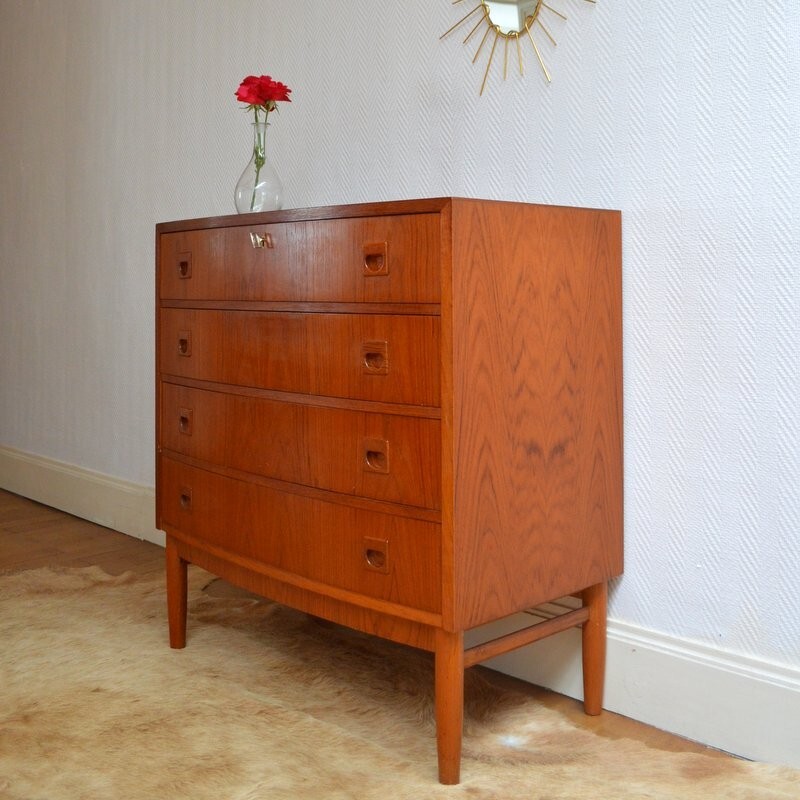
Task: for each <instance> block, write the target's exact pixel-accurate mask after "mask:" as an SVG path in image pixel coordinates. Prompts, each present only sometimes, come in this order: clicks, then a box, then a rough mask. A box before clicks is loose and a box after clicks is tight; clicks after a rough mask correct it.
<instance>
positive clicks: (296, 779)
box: [0, 568, 800, 800]
mask: <svg viewBox="0 0 800 800" xmlns="http://www.w3.org/2000/svg"><path fill="white" fill-rule="evenodd" d="M213 585H214V579H213V577H212V576H210V575H208V574H207V573H204V572H202V571H201V570H197V569H195V568H190V609H189V614H190V618H189V641H188V646H187V647H186V649H185V650H170V648H169V646H168V644H167V626H166V611H165V591H164V585H163V581H161V580H153V579H143V578H135V577H133V576H132V575H130V574H128V575H123V576H121V577H113V578H112V577H109V576H108V575H106V574H104V573H103V572H101V571H100V570H97V569H75V570H62V571H53V570H33V571H29V572H22V573H18V574H8V575H1V576H0V797H1V798H3V799H4V800H106V799H108V800H162V798H165V799H167V800H177V799H178V798H191V800H262V799H263V800H306V798H308V799H309V800H311V799H312V798H313V800H318V799H319V798H325V799H326V800H327V799H328V798H330V800H344V799H345V798H354V799H355V800H406V799H408V800H411V799H412V798H413V800H438V799H439V798H448V800H456V799H457V800H462V799H463V800H467V799H469V800H484V798H485V800H490V799H491V800H504V799H505V798H508V799H509V800H511V798H525V799H526V800H528V799H530V800H537V799H538V800H557V799H559V798H564V799H566V798H570V800H572V799H573V798H592V799H593V800H595V799H599V800H622V799H624V798H636V800H641V798H681V800H693V799H694V798H697V799H698V800H700V798H702V800H708V798H725V799H726V800H736V799H737V798H741V799H742V800H745V798H746V800H762V799H763V800H767V799H768V798H769V799H770V800H771V799H772V798H785V799H786V800H789V798H791V800H797V798H798V797H800V778H799V777H798V773H797V772H794V771H791V770H788V769H783V768H779V767H772V766H767V765H759V764H749V763H745V762H739V761H735V760H732V759H722V758H715V757H713V756H710V755H709V756H706V755H697V754H688V753H677V752H665V751H661V750H652V749H648V748H647V747H646V746H644V745H642V744H640V743H638V742H636V741H629V740H620V739H616V740H612V739H609V738H604V737H602V736H599V735H596V734H593V733H591V732H589V731H586V730H583V729H580V728H576V727H575V726H574V725H573V724H572V723H570V722H569V721H568V720H567V719H565V718H564V716H563V715H562V714H560V713H559V712H556V711H553V710H551V709H547V708H545V707H543V706H542V705H541V704H540V703H537V702H535V701H534V700H533V699H531V698H530V697H527V696H524V695H521V694H516V693H513V692H511V691H508V690H504V689H499V688H496V687H494V686H493V685H492V684H490V683H488V682H487V681H486V680H485V679H484V678H483V677H482V675H481V673H480V672H476V671H475V670H470V671H469V672H468V675H467V678H468V679H467V688H466V722H465V737H464V756H463V763H462V783H461V785H459V786H456V787H443V786H440V785H439V784H438V783H437V780H436V757H435V738H434V737H435V729H434V724H433V713H432V705H433V686H432V662H431V657H430V656H429V655H427V654H425V653H420V652H417V651H414V650H410V649H408V648H404V647H401V646H397V645H394V644H391V643H387V642H383V641H379V640H377V639H373V638H371V637H367V636H362V635H360V634H357V633H353V632H352V631H348V630H344V629H342V628H339V627H337V626H335V625H327V624H322V623H321V622H319V621H317V620H314V619H312V618H309V617H308V616H306V615H304V614H300V613H297V612H295V611H292V610H290V609H287V608H285V607H283V606H280V605H276V604H273V603H268V602H265V601H259V600H257V599H255V598H252V597H249V596H248V595H246V594H244V593H236V592H228V593H225V592H214V591H212V590H211V588H212V587H213Z"/></svg>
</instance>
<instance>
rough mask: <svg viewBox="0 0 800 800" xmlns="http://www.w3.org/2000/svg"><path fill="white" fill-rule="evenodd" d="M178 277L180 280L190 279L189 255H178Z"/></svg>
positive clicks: (190, 263) (190, 261)
mask: <svg viewBox="0 0 800 800" xmlns="http://www.w3.org/2000/svg"><path fill="white" fill-rule="evenodd" d="M178 277H179V278H180V279H181V280H186V278H191V277H192V254H191V253H178Z"/></svg>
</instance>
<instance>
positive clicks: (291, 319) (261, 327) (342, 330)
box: [159, 308, 439, 406]
mask: <svg viewBox="0 0 800 800" xmlns="http://www.w3.org/2000/svg"><path fill="white" fill-rule="evenodd" d="M160 320H161V334H160V335H161V340H160V345H159V367H160V369H161V371H162V372H163V373H166V374H170V375H177V376H184V377H187V378H197V379H205V380H212V381H219V382H221V383H229V384H238V385H241V386H257V387H263V388H267V389H277V390H280V391H287V392H301V393H306V394H317V395H326V396H333V397H348V398H356V399H364V400H376V401H383V402H389V403H409V404H415V405H425V406H437V405H439V370H438V343H439V318H438V317H423V316H411V317H402V316H381V315H375V314H370V315H364V314H302V313H298V314H291V313H284V314H278V313H273V312H263V313H262V312H233V311H202V312H201V311H191V310H179V309H173V308H166V309H161V312H160ZM184 333H188V334H190V336H191V353H190V355H188V356H184V355H182V354H181V352H180V350H179V341H180V340H181V338H182V336H183V335H184ZM372 345H376V347H372ZM381 345H383V350H384V351H385V360H386V363H387V367H386V369H385V371H381V369H380V364H376V365H375V367H374V368H372V369H371V368H370V366H368V365H367V364H366V363H365V361H367V360H368V353H369V352H370V351H371V350H380V349H381ZM365 349H366V353H365Z"/></svg>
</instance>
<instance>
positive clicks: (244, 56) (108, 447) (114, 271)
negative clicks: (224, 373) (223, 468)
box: [0, 0, 800, 667]
mask: <svg viewBox="0 0 800 800" xmlns="http://www.w3.org/2000/svg"><path fill="white" fill-rule="evenodd" d="M551 4H552V5H553V6H555V7H558V8H559V9H561V10H563V11H564V12H565V13H566V15H567V16H568V18H569V19H568V21H567V22H563V21H561V20H559V19H558V18H557V17H554V18H553V21H552V22H551V23H550V25H549V26H548V27H549V28H550V30H551V32H552V33H553V35H554V36H555V38H556V39H557V40H558V47H557V48H553V47H552V46H551V45H550V44H549V43H548V42H547V41H546V40H541V41H540V47H541V50H542V54H543V56H544V58H545V60H546V61H547V64H548V67H549V69H550V71H551V73H552V76H553V82H552V84H550V85H546V83H545V82H544V80H543V79H542V76H541V73H540V71H539V68H538V66H537V63H536V61H535V56H534V54H533V51H532V49H531V48H528V49H527V51H526V53H525V69H526V75H525V77H524V78H520V77H519V76H518V75H517V74H516V73H514V72H512V73H511V74H510V75H509V78H508V80H507V81H505V82H503V81H502V80H501V76H500V71H499V67H498V68H496V69H495V70H494V71H493V72H492V74H491V76H490V79H489V86H488V88H487V91H486V93H485V94H484V96H483V97H480V98H479V97H478V89H479V86H480V82H481V79H482V72H483V67H482V64H484V63H485V59H484V58H481V59H479V62H480V63H478V64H475V65H473V64H472V63H471V59H472V55H473V53H474V50H475V46H474V45H473V44H472V43H470V44H469V45H468V46H466V47H465V46H463V45H462V44H461V40H462V39H463V38H464V36H465V35H466V31H460V32H456V33H454V34H451V35H450V36H448V37H447V38H446V39H444V40H442V41H440V40H439V36H440V35H441V34H442V33H444V31H445V30H447V28H449V27H450V26H451V25H452V24H453V23H454V22H456V21H457V19H458V18H459V17H460V16H462V15H463V13H465V12H464V10H461V6H460V5H459V6H456V7H453V6H452V5H451V3H450V2H449V0H403V1H402V2H400V1H399V0H394V2H392V0H386V1H385V2H384V1H383V0H382V1H381V2H376V0H349V1H348V2H347V3H341V2H333V0H271V1H270V0H259V2H245V1H244V0H235V1H234V0H230V1H229V2H217V0H213V1H212V0H126V2H121V1H120V2H112V1H110V0H69V1H68V2H67V0H64V1H63V2H60V1H59V0H49V1H48V0H39V2H36V1H35V0H0V67H1V68H2V71H1V72H0V74H2V76H3V80H2V82H0V107H2V114H1V115H0V164H1V165H2V169H1V170H0V188H1V189H2V192H1V194H0V445H4V446H8V447H13V448H17V449H19V450H22V451H25V452H30V453H33V454H39V455H44V456H48V457H50V458H53V459H57V460H61V461H65V462H68V463H71V464H76V465H80V466H82V467H86V468H89V469H93V470H97V471H98V472H101V473H104V474H107V475H111V476H118V477H121V478H125V479H127V480H130V481H134V482H138V483H141V484H145V485H152V483H153V435H154V434H153V370H154V366H153V354H152V350H153V306H154V300H153V241H154V230H153V229H154V225H155V223H156V222H157V221H161V220H168V219H178V218H183V217H193V216H206V215H214V214H221V213H231V212H232V211H233V204H232V192H233V187H234V185H235V183H236V180H237V178H238V176H239V173H240V172H241V170H242V168H243V167H244V165H245V163H246V161H247V159H248V156H249V154H248V149H249V147H250V126H249V122H250V119H249V117H248V116H247V115H246V114H245V113H244V112H243V111H241V110H240V108H239V106H238V104H237V102H236V101H235V98H234V91H235V89H236V87H237V85H238V83H239V82H240V81H241V79H242V78H243V77H244V76H245V75H247V74H250V73H256V74H260V73H268V74H271V75H272V76H273V77H275V78H277V79H279V80H281V81H284V82H286V83H288V84H289V86H291V87H292V89H293V90H294V93H293V102H292V103H291V104H290V105H285V106H282V107H281V111H280V114H278V115H275V116H274V124H273V125H272V127H271V128H270V133H269V136H270V149H271V153H272V155H273V156H274V159H275V161H276V163H277V164H278V169H279V171H280V173H281V175H282V177H283V179H284V182H285V184H286V187H287V203H286V205H287V206H289V207H291V206H307V205H320V204H334V203H345V202H358V201H373V200H385V199H394V198H406V197H418V196H437V195H448V194H456V195H466V196H480V197H490V198H497V199H513V200H523V201H530V202H546V203H559V204H568V205H589V206H601V207H611V208H619V209H621V210H622V212H623V228H624V285H625V295H624V302H625V312H624V313H625V326H626V328H625V359H626V360H625V403H626V405H625V448H626V487H625V490H626V558H627V563H626V574H625V576H624V578H623V579H622V580H621V581H619V582H617V583H616V585H615V586H614V589H613V597H612V609H611V613H612V616H613V617H615V618H616V619H618V620H623V621H626V622H630V623H633V624H637V625H641V626H644V627H647V628H651V629H653V630H656V631H660V632H663V633H667V634H671V635H674V636H678V637H683V638H686V639H696V640H698V641H701V642H704V643H707V644H711V645H716V646H718V647H720V648H722V649H725V650H729V651H732V652H740V653H744V654H747V655H751V656H754V657H757V658H762V659H766V660H773V661H775V662H778V663H781V664H788V665H794V666H795V667H797V666H798V665H800V607H799V604H798V595H799V593H798V591H797V585H798V580H800V544H799V538H800V411H798V398H799V397H800V366H799V365H800V269H798V265H800V219H798V217H799V216H800V189H798V187H800V153H799V152H798V150H799V149H800V138H799V137H798V132H799V131H800V90H798V80H797V76H798V75H800V15H798V14H797V10H796V4H795V3H790V2H789V0H785V1H780V0H764V2H761V3H757V4H753V3H752V2H749V0H706V2H702V3H698V2H696V0H673V2H671V3H669V4H666V5H664V4H653V3H633V2H620V1H619V0H597V3H596V5H593V4H590V3H586V2H583V0H552V3H551ZM468 7H469V6H468V4H467V8H468ZM459 33H460V34H461V35H459Z"/></svg>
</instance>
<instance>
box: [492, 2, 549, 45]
mask: <svg viewBox="0 0 800 800" xmlns="http://www.w3.org/2000/svg"><path fill="white" fill-rule="evenodd" d="M483 4H484V6H486V14H487V16H488V17H489V20H490V22H491V23H492V25H494V26H495V27H496V28H497V29H498V30H499V31H500V33H502V34H505V35H506V36H508V35H513V34H515V33H521V32H522V31H524V30H525V28H529V27H530V26H531V23H532V22H533V20H534V19H536V15H537V14H538V13H539V6H541V4H542V0H516V2H514V0H510V1H508V0H506V2H502V0H484V3H483Z"/></svg>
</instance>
